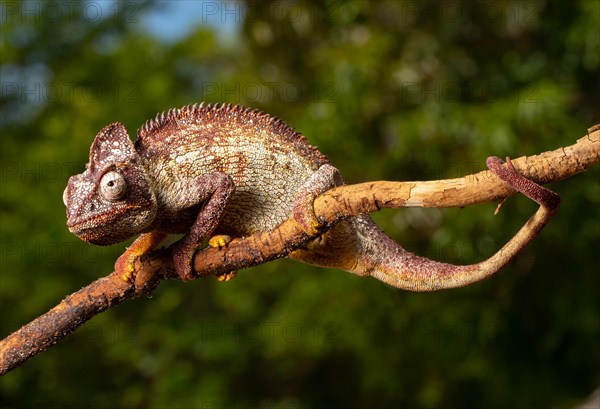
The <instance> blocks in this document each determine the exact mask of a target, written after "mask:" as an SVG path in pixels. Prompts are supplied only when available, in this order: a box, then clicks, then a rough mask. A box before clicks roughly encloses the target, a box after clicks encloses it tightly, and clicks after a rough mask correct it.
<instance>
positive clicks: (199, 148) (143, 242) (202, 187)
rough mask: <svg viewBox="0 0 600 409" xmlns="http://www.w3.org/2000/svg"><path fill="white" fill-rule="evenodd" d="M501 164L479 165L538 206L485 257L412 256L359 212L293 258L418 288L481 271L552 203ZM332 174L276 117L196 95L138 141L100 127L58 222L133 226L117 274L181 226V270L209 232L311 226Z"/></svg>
mask: <svg viewBox="0 0 600 409" xmlns="http://www.w3.org/2000/svg"><path fill="white" fill-rule="evenodd" d="M500 163H501V161H499V160H497V158H496V159H490V160H488V167H489V168H490V170H492V172H494V173H495V174H496V175H498V176H499V177H500V178H502V179H503V180H505V181H506V182H507V183H509V184H510V185H511V186H512V187H513V188H515V189H516V190H518V191H520V192H522V193H524V194H525V195H527V196H529V197H531V198H532V199H534V200H536V201H538V202H539V203H540V205H541V207H540V209H541V210H544V211H542V212H541V213H540V211H538V213H539V214H538V213H536V215H534V217H533V218H532V220H531V221H530V222H529V223H528V225H526V228H525V227H524V229H522V231H521V232H519V234H517V236H515V239H513V240H511V242H509V243H508V244H507V245H506V246H505V247H504V248H503V249H502V250H500V252H499V253H497V254H496V255H494V256H492V257H491V258H490V259H489V260H486V261H484V262H482V263H479V264H476V265H473V266H453V265H449V264H445V263H438V262H435V261H432V260H428V259H425V258H422V257H418V256H415V255H414V254H411V253H409V252H407V251H405V250H404V249H403V248H402V247H401V246H399V245H398V244H397V243H395V242H393V241H392V240H391V239H390V238H389V237H388V236H386V235H385V233H383V232H382V231H381V230H380V229H379V228H378V227H377V226H376V225H375V224H374V223H373V222H372V221H371V219H370V218H369V217H368V216H359V217H354V218H350V219H347V220H344V221H342V222H340V223H338V224H336V225H335V226H333V227H332V228H331V230H329V231H328V232H326V233H324V234H322V235H320V236H319V237H317V238H316V239H315V240H314V241H313V242H311V243H309V245H308V246H307V247H306V248H305V249H301V250H297V251H295V252H293V253H291V254H290V258H293V259H296V260H299V261H304V262H307V263H312V264H316V265H322V266H327V267H335V268H340V269H343V270H347V271H350V272H353V273H355V274H358V275H370V276H373V277H376V278H378V279H380V280H382V281H385V282H387V283H389V284H391V285H394V286H396V287H399V288H406V289H410V290H415V291H430V290H435V289H439V288H448V287H456V286H461V285H466V284H469V283H471V282H474V281H477V280H480V279H482V278H484V277H486V276H488V275H490V274H493V273H494V272H495V271H498V270H499V269H500V268H502V266H504V265H505V264H506V263H508V261H510V259H512V257H514V255H515V254H517V253H518V252H519V251H521V250H522V249H523V248H524V247H525V246H526V245H527V243H529V241H531V239H532V238H533V237H534V236H535V235H536V234H537V233H538V232H539V230H541V227H543V226H544V225H545V224H546V223H547V222H548V221H549V219H550V218H551V217H552V215H553V214H554V212H555V210H556V208H557V206H558V201H557V200H555V198H554V196H556V195H554V193H552V192H550V191H547V190H546V189H544V188H542V187H540V186H538V185H536V184H535V183H533V182H531V181H529V180H527V179H525V178H523V177H521V176H520V175H518V173H517V172H516V171H515V170H514V168H512V165H510V164H509V166H508V167H503V166H501V164H500ZM341 184H343V180H342V178H341V176H340V175H339V172H338V171H337V169H336V168H334V167H333V166H331V165H330V164H329V162H328V161H327V159H326V158H325V156H323V155H322V154H321V153H320V152H319V151H318V150H317V149H315V148H314V147H312V146H311V145H310V144H309V143H308V142H307V141H306V139H305V138H304V137H303V136H302V135H300V134H298V133H297V132H295V131H294V130H293V129H292V128H290V127H289V126H287V125H286V124H284V123H283V122H282V121H281V120H279V119H277V118H274V117H271V116H268V115H266V114H263V113H260V112H258V111H255V110H250V109H248V108H243V107H240V106H231V105H215V106H211V105H202V104H201V105H190V106H186V107H183V108H182V109H172V110H170V111H168V112H165V113H162V114H159V115H157V116H156V118H155V119H152V120H149V121H147V122H146V123H145V124H144V125H142V127H141V128H140V130H139V131H138V133H137V140H136V141H135V143H132V142H131V140H130V139H129V136H128V134H127V131H126V130H125V127H124V126H123V125H122V124H119V123H114V124H111V125H108V126H106V127H105V128H104V129H102V130H101V131H100V132H99V133H98V135H97V136H96V138H95V140H94V142H93V144H92V147H91V149H90V161H89V163H88V165H87V168H86V171H85V172H84V173H83V174H81V175H76V176H73V177H71V179H70V180H69V183H68V186H67V188H66V189H65V193H64V201H65V205H66V206H67V217H68V221H67V225H68V226H69V229H70V230H71V232H73V233H74V234H76V235H77V236H78V237H80V238H81V239H83V240H86V241H89V242H91V243H94V244H101V245H107V244H113V243H118V242H121V241H124V240H126V239H127V238H129V237H132V236H135V235H138V234H142V235H141V236H140V237H139V238H138V239H137V240H136V241H135V242H134V243H133V245H132V246H131V247H130V248H129V249H128V250H127V252H125V253H124V254H123V255H122V256H121V257H120V258H119V260H118V261H117V263H116V265H115V268H116V269H117V271H119V272H120V273H121V274H122V275H123V278H124V279H126V280H130V279H131V278H132V276H133V274H134V271H133V267H132V266H133V261H134V260H135V258H137V257H139V256H141V255H142V254H144V253H146V252H148V251H150V250H152V249H154V248H156V247H157V246H158V245H159V244H160V242H161V241H162V239H163V238H164V237H165V236H166V235H167V234H175V233H184V234H185V236H184V237H183V239H181V240H180V241H178V242H177V243H176V244H175V245H174V263H175V267H176V269H177V272H178V274H179V276H180V277H181V278H182V279H184V280H189V279H191V278H193V271H192V259H193V255H194V252H195V251H196V250H197V249H198V247H199V246H200V245H201V243H202V242H203V240H205V239H206V238H209V237H210V238H211V239H210V240H209V242H208V243H209V245H211V246H213V247H222V246H226V245H227V243H228V242H229V241H230V240H231V238H232V237H241V236H248V235H251V234H253V233H256V232H259V231H267V230H270V229H273V228H274V227H275V226H277V225H278V224H279V223H281V222H282V221H284V220H286V219H288V218H289V217H290V215H292V216H293V217H294V219H295V220H296V221H297V222H298V223H299V225H300V226H301V227H302V228H303V229H304V230H305V231H306V232H307V233H309V234H316V233H318V231H319V228H320V225H319V222H318V221H317V219H316V217H315V214H314V210H313V201H314V198H315V197H317V196H318V195H319V194H321V193H323V192H325V191H327V190H329V189H330V188H332V187H334V186H339V185H341ZM548 192H550V193H548ZM552 195H554V196H552ZM556 197H557V196H556ZM553 206H554V207H553ZM233 276H235V272H231V273H228V274H223V275H221V276H219V279H220V280H223V281H227V280H229V279H230V278H232V277H233Z"/></svg>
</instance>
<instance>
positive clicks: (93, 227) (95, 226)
mask: <svg viewBox="0 0 600 409" xmlns="http://www.w3.org/2000/svg"><path fill="white" fill-rule="evenodd" d="M106 219H107V218H106V217H102V216H98V217H94V218H92V219H90V218H86V219H82V218H75V219H73V218H71V219H68V220H67V227H68V228H69V231H70V232H71V233H73V234H74V235H76V236H77V237H79V238H80V239H81V240H83V241H87V242H88V243H92V244H98V245H107V244H111V243H112V241H110V239H109V238H108V237H107V234H106V233H107V231H106V226H107V222H110V220H106Z"/></svg>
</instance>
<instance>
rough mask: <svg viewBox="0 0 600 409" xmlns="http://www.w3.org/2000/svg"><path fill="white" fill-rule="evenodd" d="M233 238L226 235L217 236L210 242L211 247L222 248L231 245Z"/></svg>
mask: <svg viewBox="0 0 600 409" xmlns="http://www.w3.org/2000/svg"><path fill="white" fill-rule="evenodd" d="M231 240H232V237H231V236H228V235H226V234H216V235H214V236H212V237H211V238H210V239H209V240H208V245H209V246H210V247H216V248H221V247H225V246H227V245H228V244H229V243H231Z"/></svg>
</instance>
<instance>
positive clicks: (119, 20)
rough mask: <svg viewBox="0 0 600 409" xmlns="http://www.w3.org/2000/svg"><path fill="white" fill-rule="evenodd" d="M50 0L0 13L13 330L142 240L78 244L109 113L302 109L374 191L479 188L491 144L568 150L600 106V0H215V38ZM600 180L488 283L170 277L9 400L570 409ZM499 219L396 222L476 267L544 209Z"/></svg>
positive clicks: (594, 283) (577, 380) (595, 356)
mask: <svg viewBox="0 0 600 409" xmlns="http://www.w3.org/2000/svg"><path fill="white" fill-rule="evenodd" d="M36 4H37V6H35V5H36ZM49 4H50V3H41V2H40V3H38V2H33V6H31V8H27V9H26V8H25V6H23V5H22V4H21V3H20V2H2V3H1V4H0V7H1V8H2V13H1V18H2V26H1V39H0V53H1V54H0V55H1V66H0V74H1V76H2V78H1V81H2V84H1V85H2V95H1V99H0V103H1V110H2V111H1V117H0V132H1V136H0V148H1V151H0V158H1V161H2V163H1V170H2V174H1V192H0V194H1V197H0V206H1V209H0V215H1V217H2V219H1V230H0V247H1V254H0V256H1V257H2V264H1V265H2V271H1V274H0V307H1V311H0V312H1V323H2V333H1V334H0V335H1V336H5V335H7V334H8V333H10V332H11V331H13V330H15V329H16V328H18V327H19V326H20V325H22V324H24V323H26V322H28V321H30V320H31V319H32V318H34V317H36V316H37V315H39V314H41V313H43V312H45V311H46V310H47V309H49V308H50V307H52V306H53V305H55V304H56V303H57V302H59V301H60V300H61V299H62V298H63V297H64V296H65V295H66V294H69V293H71V292H73V291H75V290H77V289H79V288H80V287H81V286H83V285H85V284H87V283H89V282H90V281H92V280H94V279H95V278H97V277H99V276H102V275H103V274H106V273H107V272H109V271H111V269H112V264H113V262H114V260H115V259H116V257H117V256H118V255H119V254H120V252H121V251H122V250H123V249H124V247H125V245H124V244H121V245H118V246H113V247H109V248H100V247H94V246H91V245H88V244H85V243H82V242H80V241H79V240H78V239H77V238H76V237H74V236H72V235H70V234H69V233H68V231H67V229H66V226H65V224H64V222H65V218H64V217H63V214H64V208H63V205H62V200H61V195H62V190H63V189H64V187H65V186H66V181H67V179H68V177H69V176H70V175H71V174H74V173H79V172H80V171H81V170H82V169H83V166H84V163H85V162H86V160H87V153H88V149H89V146H90V143H91V141H92V139H93V137H94V135H95V134H96V132H97V131H98V130H99V129H101V127H102V126H104V125H106V124H107V123H109V122H113V121H121V122H123V123H124V124H125V125H126V126H127V127H128V129H129V130H130V133H131V134H133V133H134V132H135V130H136V129H137V127H139V126H140V124H141V123H143V122H144V121H145V120H146V119H148V118H150V117H152V116H153V115H155V113H156V112H160V111H163V110H166V109H169V108H171V107H177V106H181V105H184V104H187V103H191V102H198V101H202V100H207V101H209V102H217V101H222V102H235V103H243V104H246V105H250V106H252V107H256V108H259V109H261V110H264V111H266V112H269V113H271V114H275V115H278V116H280V117H281V118H283V119H285V120H286V122H288V123H290V124H291V125H293V126H295V127H296V128H297V129H298V130H299V131H301V132H303V133H304V134H305V135H307V137H308V138H309V139H310V140H311V142H312V143H313V144H315V145H316V146H318V147H319V148H320V149H321V150H322V151H323V152H324V153H326V154H327V155H328V156H329V157H330V159H331V160H332V162H333V163H334V164H335V165H336V166H337V167H339V168H340V169H341V170H342V173H343V174H344V175H345V177H346V179H347V180H348V181H350V182H357V181H367V180H379V179H388V180H410V179H413V180H416V179H439V178H445V177H456V176H460V175H464V174H468V173H471V172H475V171H478V170H482V169H483V168H484V162H485V158H486V157H487V156H489V155H497V156H512V157H518V156H522V155H531V154H535V153H539V152H542V151H545V150H550V149H556V148H558V147H559V146H566V145H569V144H571V143H573V142H574V141H575V139H577V138H579V137H581V136H583V135H584V134H585V132H586V128H587V127H589V126H591V125H593V124H594V123H597V122H599V121H598V119H599V118H600V116H599V113H600V102H599V101H600V100H599V99H598V95H600V82H599V81H598V72H599V69H600V57H599V56H600V44H599V40H598V29H599V26H600V21H599V16H600V3H598V2H593V1H585V0H582V1H579V2H543V1H528V2H495V1H494V2H483V1H482V2H473V1H464V2H463V1H458V2H451V3H447V4H446V3H436V2H413V1H403V0H401V1H397V0H394V1H378V2H365V1H358V0H355V1H347V2H341V1H340V2H336V1H332V2H317V1H314V2H309V1H300V2H274V3H271V4H266V3H263V2H248V4H244V3H229V5H228V6H225V5H223V4H220V3H212V2H208V3H207V5H208V6H213V7H216V8H215V9H210V10H211V13H212V10H216V13H218V14H217V17H218V19H217V20H218V22H217V24H216V25H202V24H198V25H197V26H196V27H195V28H194V30H193V31H192V32H190V33H189V34H187V35H186V36H185V37H184V38H181V39H179V40H175V41H162V40H160V39H159V38H156V37H154V36H152V35H151V34H150V33H149V32H148V31H147V30H146V29H145V28H144V24H143V23H144V22H146V20H147V18H148V15H149V14H148V13H149V12H151V11H153V10H156V9H157V8H160V7H166V8H168V7H170V6H169V5H167V4H166V3H162V2H158V3H153V2H149V3H148V2H142V3H127V2H125V3H120V4H121V5H122V8H118V9H115V8H114V6H113V8H109V7H108V6H107V7H105V8H104V9H103V10H104V13H105V15H104V16H103V17H102V18H90V14H89V13H90V12H91V10H86V12H84V8H83V6H81V7H79V6H75V7H72V5H73V3H72V2H71V3H69V4H71V6H68V5H67V3H55V2H53V3H52V4H53V5H54V6H56V9H57V10H59V13H58V14H52V12H53V10H54V9H51V8H50V6H49ZM88 4H92V5H93V4H99V3H97V2H88ZM107 4H108V3H107ZM115 4H116V3H115ZM30 5H31V4H30ZM36 7H37V9H36ZM226 7H228V8H226ZM36 10H37V11H36ZM110 10H112V11H113V12H114V11H115V10H116V12H114V14H110V15H108V14H106V13H108V12H109V11H110ZM203 10H204V12H207V13H208V11H207V10H209V9H206V8H205V9H203ZM228 10H229V12H230V13H229V14H228V13H227V11H228ZM231 10H237V12H234V13H233V14H232V13H231ZM221 24H222V25H223V26H220V25H221ZM236 24H239V30H238V31H235V32H233V34H230V37H226V36H225V37H224V35H223V30H222V29H223V28H224V27H225V26H227V27H230V26H231V25H236ZM598 180H599V168H598V166H595V167H594V168H593V169H591V170H589V171H588V172H586V173H584V174H582V175H579V176H577V177H574V178H572V179H569V180H567V181H563V182H560V183H556V184H555V185H554V186H552V188H553V189H555V190H556V191H557V192H558V193H559V194H560V195H561V196H562V198H563V205H562V208H561V210H560V212H559V214H558V216H557V217H556V219H555V220H554V221H553V222H552V223H551V224H550V225H549V226H548V227H547V228H546V229H545V231H544V232H543V233H542V235H541V236H540V237H539V238H538V239H536V241H535V242H534V243H533V244H532V245H531V247H530V248H529V249H528V250H527V251H526V253H525V254H523V255H521V256H520V257H519V258H518V259H517V260H516V261H515V262H514V263H512V264H511V265H510V266H509V267H507V268H506V269H504V270H503V271H502V272H501V273H500V274H498V275H497V276H495V277H492V278H490V279H488V280H487V281H485V282H482V283H479V284H475V285H472V286H470V287H467V288H462V289H456V290H449V291H443V292H439V293H431V294H413V293H407V292H404V291H400V290H396V289H393V288H391V287H389V286H386V285H385V284H383V283H380V282H378V281H376V280H373V279H364V278H358V277H355V276H352V275H350V274H346V273H342V272H339V271H333V270H325V269H320V268H317V267H312V266H308V265H304V264H298V263H293V262H291V261H287V260H280V261H276V262H272V263H269V264H266V265H263V266H260V267H257V268H253V269H251V270H247V271H242V272H240V274H239V275H238V278H236V279H235V280H233V281H232V282H230V283H226V284H222V283H218V282H216V280H209V279H206V280H198V281H196V282H191V283H186V284H183V283H179V282H165V283H163V284H162V285H161V286H160V287H159V288H158V290H157V291H156V293H155V294H154V295H153V297H152V298H151V299H139V300H135V301H132V302H128V303H126V304H124V305H121V306H118V307H116V308H112V309H110V310H109V311H107V312H105V313H103V314H101V315H99V316H97V317H96V318H94V319H93V320H91V321H90V322H89V323H87V324H85V325H84V326H83V327H82V328H80V329H79V330H78V331H77V332H76V333H75V334H73V335H72V336H70V337H69V338H67V339H66V340H64V341H62V342H61V343H59V344H58V345H56V346H55V347H53V348H51V349H50V350H48V351H46V352H44V353H42V354H40V355H39V356H37V357H35V358H34V359H32V360H31V361H29V362H27V363H26V364H25V365H23V366H22V367H21V368H19V369H17V370H14V371H13V372H11V373H10V374H9V375H7V376H5V377H3V378H2V379H0V401H1V402H2V405H3V407H47V406H56V407H63V406H67V407H69V406H71V407H206V408H209V407H217V408H220V407H240V408H245V407H268V406H272V407H284V408H292V407H293V408H295V407H302V408H304V407H307V408H308V407H421V408H432V407H442V408H444V407H474V408H482V407H485V408H507V407H572V406H573V405H575V404H576V403H577V402H580V401H581V400H582V399H584V398H585V397H586V396H587V395H589V394H590V393H591V391H592V390H594V389H595V388H597V387H598V385H599V383H600V371H599V370H598V368H600V350H599V349H598V347H597V340H598V335H599V332H600V320H599V311H600V305H599V299H600V297H598V288H600V276H599V272H600V269H599V262H598V256H597V249H598V238H599V236H600V217H599V212H598V209H600V206H599V205H600V186H599V184H598ZM494 207H495V205H494V204H487V205H481V206H476V207H469V208H466V209H448V210H443V211H441V210H435V209H434V210H423V209H403V210H398V211H384V212H382V213H381V214H377V215H374V218H375V219H376V220H377V221H378V223H380V224H381V225H382V226H383V227H384V228H385V230H386V231H388V232H389V233H390V234H391V235H393V236H394V237H395V238H396V239H397V240H398V241H399V242H401V243H403V244H404V245H405V247H407V248H408V249H410V250H411V251H415V252H417V253H419V254H423V255H427V256H429V257H431V258H436V259H440V260H447V261H451V262H456V263H469V262H474V261H477V260H481V259H483V258H485V257H487V256H489V255H490V254H491V253H492V252H493V251H495V249H498V248H499V247H500V246H501V245H502V244H503V243H504V242H505V241H506V240H508V239H509V238H510V236H511V235H512V234H513V233H514V232H516V230H517V229H518V228H519V227H520V226H521V225H522V224H523V223H524V221H525V220H526V219H527V218H528V217H529V216H530V215H531V214H532V213H533V212H534V210H535V205H534V204H533V203H530V202H529V201H528V200H526V199H525V198H520V197H517V198H512V199H510V200H509V201H507V202H506V203H505V204H504V206H503V208H502V211H501V212H500V214H499V215H498V216H497V217H492V213H493V209H494Z"/></svg>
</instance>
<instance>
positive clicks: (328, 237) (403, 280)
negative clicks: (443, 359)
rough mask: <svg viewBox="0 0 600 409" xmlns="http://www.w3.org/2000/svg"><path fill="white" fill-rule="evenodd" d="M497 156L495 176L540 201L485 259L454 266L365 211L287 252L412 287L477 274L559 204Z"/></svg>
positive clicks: (504, 258) (486, 272)
mask: <svg viewBox="0 0 600 409" xmlns="http://www.w3.org/2000/svg"><path fill="white" fill-rule="evenodd" d="M498 161H499V160H497V161H496V160H495V159H494V160H493V162H491V163H488V166H490V168H493V170H494V171H495V172H496V173H497V174H498V175H499V177H501V178H503V179H504V178H505V177H506V178H511V182H513V183H512V186H513V187H514V188H516V189H517V190H519V191H521V192H522V193H524V194H525V195H527V196H528V197H530V198H531V199H533V200H535V201H536V202H538V203H539V204H540V207H539V209H538V210H537V212H536V213H535V214H534V215H533V216H532V217H531V218H530V219H529V220H528V221H527V223H526V224H525V225H524V226H523V227H522V228H521V230H519V231H518V232H517V234H516V235H515V236H514V237H513V238H512V239H510V241H509V242H508V243H506V244H505V245H504V247H502V248H501V249H500V250H499V251H498V252H497V253H496V254H494V255H493V256H491V257H490V258H488V259H487V260H484V261H482V262H480V263H477V264H471V265H466V266H457V265H453V264H447V263H441V262H438V261H433V260H429V259H427V258H425V257H420V256H417V255H415V254H413V253H410V252H408V251H406V250H405V249H403V248H402V247H401V246H400V245H399V244H398V243H396V242H395V241H393V240H392V239H391V238H390V237H388V236H387V235H386V234H385V233H384V232H383V231H381V230H380V229H379V228H378V227H377V225H376V224H375V223H374V222H373V221H372V220H371V218H369V217H368V216H359V217H354V218H350V219H348V220H345V221H342V222H340V223H338V224H336V225H335V226H334V227H333V228H332V229H331V230H330V231H329V232H327V233H326V234H324V235H323V236H321V237H320V238H318V239H316V240H315V241H313V242H311V243H310V244H309V246H308V247H307V248H306V249H304V250H298V251H296V252H294V253H292V254H291V255H290V256H291V257H292V258H294V259H296V260H300V261H304V262H307V263H311V264H317V265H322V266H326V267H335V268H340V269H343V270H346V271H350V272H352V273H355V274H358V275H362V276H372V277H375V278H377V279H379V280H381V281H384V282H386V283H388V284H390V285H393V286H394V287H398V288H403V289H406V290H412V291H434V290H438V289H442V288H453V287H461V286H464V285H467V284H471V283H474V282H476V281H479V280H482V279H484V278H486V277H488V276H490V275H492V274H494V273H495V272H497V271H498V270H500V269H501V268H502V267H504V266H505V265H507V264H508V263H509V262H510V261H511V260H512V259H513V258H514V257H515V256H516V255H517V254H518V253H519V252H520V251H521V250H523V249H524V248H525V247H526V246H527V245H528V244H529V243H530V242H531V241H532V240H533V239H534V237H535V236H537V234H538V233H539V232H540V231H541V230H542V228H543V227H544V226H545V225H546V224H547V223H548V222H549V221H550V219H551V218H552V216H553V215H554V214H555V213H556V211H557V210H558V206H559V204H560V197H559V196H558V195H557V194H556V193H554V192H552V191H550V190H548V189H545V188H543V187H541V186H539V185H537V184H535V183H533V182H531V181H530V180H528V179H525V178H523V177H522V176H520V175H518V174H516V172H512V170H505V168H503V167H502V166H500V162H498ZM509 165H510V164H509ZM511 166H512V165H511ZM509 169H510V168H509Z"/></svg>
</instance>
